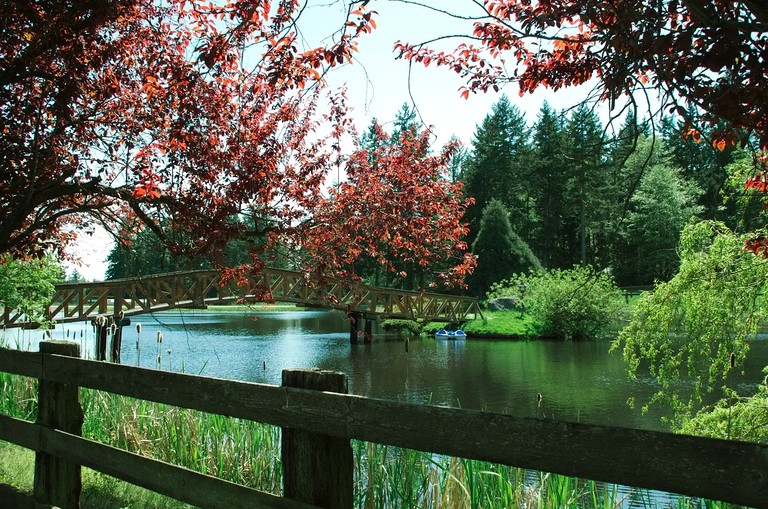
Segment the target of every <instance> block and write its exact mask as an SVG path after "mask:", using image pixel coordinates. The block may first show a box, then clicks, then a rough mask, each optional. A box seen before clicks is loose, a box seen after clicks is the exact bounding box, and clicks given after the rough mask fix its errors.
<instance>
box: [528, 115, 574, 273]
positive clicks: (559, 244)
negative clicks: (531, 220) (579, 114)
mask: <svg viewBox="0 0 768 509" xmlns="http://www.w3.org/2000/svg"><path fill="white" fill-rule="evenodd" d="M565 154H566V137H565V130H564V126H563V122H562V119H561V117H560V116H559V115H558V114H557V113H556V112H555V111H554V110H553V109H552V108H551V107H550V106H549V104H548V103H546V102H545V103H544V104H543V105H542V107H541V110H540V111H539V115H538V119H537V121H536V124H535V125H534V128H533V157H532V158H531V171H532V175H533V178H532V179H531V180H530V181H529V183H528V184H529V186H530V187H531V188H532V190H533V193H534V203H535V217H536V225H535V228H534V229H533V236H532V237H531V239H530V242H531V246H532V248H533V251H534V252H535V253H536V254H537V255H538V257H539V259H540V260H541V261H542V263H543V264H544V266H545V267H547V268H553V267H563V268H565V267H570V266H571V265H572V262H571V259H570V257H569V256H568V255H567V254H566V253H567V249H566V248H565V239H566V237H567V229H566V226H565V221H564V218H565V203H566V185H565V179H564V170H565V168H566V165H567V162H566V156H565Z"/></svg>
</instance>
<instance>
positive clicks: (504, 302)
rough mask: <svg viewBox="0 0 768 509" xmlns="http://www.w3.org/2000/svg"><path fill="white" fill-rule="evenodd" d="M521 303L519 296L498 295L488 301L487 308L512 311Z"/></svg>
mask: <svg viewBox="0 0 768 509" xmlns="http://www.w3.org/2000/svg"><path fill="white" fill-rule="evenodd" d="M520 303H521V299H520V297H517V296H515V295H511V296H509V297H499V298H496V299H493V300H489V301H488V304H487V305H488V309H490V310H492V311H512V310H515V309H518V308H519V306H520Z"/></svg>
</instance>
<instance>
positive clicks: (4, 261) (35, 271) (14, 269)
mask: <svg viewBox="0 0 768 509" xmlns="http://www.w3.org/2000/svg"><path fill="white" fill-rule="evenodd" d="M62 280H63V272H62V270H61V267H60V266H59V265H58V263H56V261H55V260H54V259H53V257H50V256H46V257H43V258H33V259H30V260H26V261H21V260H17V259H14V258H13V257H12V256H11V255H10V254H8V253H6V254H3V255H2V256H0V306H5V307H7V308H9V309H14V310H18V311H20V312H21V313H23V314H25V315H26V316H27V317H28V318H29V319H30V320H34V321H37V322H39V323H45V321H46V316H45V310H46V309H47V307H48V304H50V302H51V297H53V293H54V291H55V288H54V285H55V284H56V283H60V282H61V281H62Z"/></svg>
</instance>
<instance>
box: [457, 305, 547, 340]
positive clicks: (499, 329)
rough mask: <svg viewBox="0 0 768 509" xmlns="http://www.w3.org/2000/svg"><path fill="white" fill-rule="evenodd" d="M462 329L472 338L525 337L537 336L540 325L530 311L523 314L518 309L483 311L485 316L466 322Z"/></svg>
mask: <svg viewBox="0 0 768 509" xmlns="http://www.w3.org/2000/svg"><path fill="white" fill-rule="evenodd" d="M461 330H463V331H464V332H466V333H467V336H468V337H469V338H470V339H474V338H507V339H524V338H530V337H534V336H536V335H537V334H538V330H539V326H538V322H536V320H535V319H534V318H533V317H532V316H531V315H530V314H528V313H523V314H522V315H521V314H520V313H518V312H517V311H483V318H478V319H476V320H471V321H469V322H467V323H465V324H464V325H463V326H462V329H461Z"/></svg>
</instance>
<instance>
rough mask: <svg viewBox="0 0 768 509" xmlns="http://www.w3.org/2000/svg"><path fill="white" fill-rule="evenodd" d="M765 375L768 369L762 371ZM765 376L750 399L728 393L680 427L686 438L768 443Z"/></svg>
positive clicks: (767, 377)
mask: <svg viewBox="0 0 768 509" xmlns="http://www.w3.org/2000/svg"><path fill="white" fill-rule="evenodd" d="M763 372H764V373H768V368H766V369H764V370H763ZM766 383H768V376H766V379H765V380H764V381H763V383H762V384H760V385H759V386H758V388H757V393H756V394H755V395H754V396H750V397H739V396H738V395H737V394H735V393H734V394H731V395H730V397H727V398H723V399H721V400H720V401H718V402H717V403H716V404H715V405H713V406H711V407H705V408H703V409H702V410H700V411H699V412H698V413H697V414H696V416H695V417H693V418H692V419H691V420H689V421H687V422H686V423H685V424H683V426H682V427H681V428H680V432H681V433H684V434H686V435H701V436H707V437H712V438H722V439H724V440H741V441H744V442H759V443H763V444H766V443H768V385H766Z"/></svg>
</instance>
